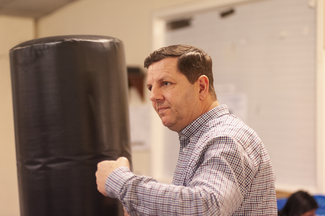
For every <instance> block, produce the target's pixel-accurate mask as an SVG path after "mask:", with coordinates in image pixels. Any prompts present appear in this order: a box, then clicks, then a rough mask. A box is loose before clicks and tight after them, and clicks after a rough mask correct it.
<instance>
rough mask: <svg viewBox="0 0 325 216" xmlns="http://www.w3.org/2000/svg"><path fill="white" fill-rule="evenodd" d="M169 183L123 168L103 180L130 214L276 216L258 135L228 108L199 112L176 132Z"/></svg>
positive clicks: (270, 174)
mask: <svg viewBox="0 0 325 216" xmlns="http://www.w3.org/2000/svg"><path fill="white" fill-rule="evenodd" d="M179 139H180V152H179V158H178V162H177V166H176V169H175V172H174V178H173V184H171V185H168V184H162V183H158V182H157V181H156V180H154V179H153V178H150V177H146V176H138V175H135V174H133V173H132V172H130V171H129V169H127V168H126V167H120V168H118V169H116V170H114V171H113V172H112V173H111V174H110V175H109V177H108V178H107V180H106V185H105V186H106V187H105V188H106V192H107V194H108V195H109V196H110V197H115V198H118V199H119V200H120V201H121V202H122V204H123V206H124V207H125V208H126V209H127V211H128V213H129V214H130V215H131V216H133V215H160V216H161V215H168V216H170V215H191V216H196V215H197V216H199V215H200V216H203V215H209V216H210V215H238V216H239V215H263V216H266V215H277V204H276V197H275V187H274V177H273V172H272V166H271V162H270V158H269V156H268V153H267V151H266V149H265V147H264V145H263V143H262V142H261V140H260V138H259V137H258V136H257V134H256V133H255V132H254V131H253V130H252V129H251V128H249V127H248V126H247V125H245V124H244V123H243V122H242V121H241V120H240V119H238V118H237V117H235V116H234V115H230V114H229V112H228V109H227V106H226V105H220V106H218V107H216V108H214V109H212V110H210V111H209V112H207V113H205V114H203V115H202V116H200V117H199V118H198V119H196V120H195V121H194V122H192V123H191V124H190V125H188V126H187V127H186V128H184V129H183V130H182V131H181V132H180V133H179Z"/></svg>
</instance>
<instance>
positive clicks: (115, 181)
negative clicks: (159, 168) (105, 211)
mask: <svg viewBox="0 0 325 216" xmlns="http://www.w3.org/2000/svg"><path fill="white" fill-rule="evenodd" d="M133 176H134V174H133V173H132V172H131V171H130V169H129V168H128V167H126V166H122V167H119V168H117V169H115V170H113V171H112V172H111V173H110V174H109V176H108V177H107V179H106V181H105V191H106V193H107V195H108V196H109V197H112V198H117V199H119V200H121V198H122V197H121V196H122V194H121V193H122V189H123V186H124V185H125V183H126V181H127V180H128V179H130V178H132V177H133Z"/></svg>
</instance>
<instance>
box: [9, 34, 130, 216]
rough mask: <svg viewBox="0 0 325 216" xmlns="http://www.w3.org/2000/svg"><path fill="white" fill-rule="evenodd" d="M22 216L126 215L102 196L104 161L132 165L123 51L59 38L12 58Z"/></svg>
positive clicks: (104, 43)
mask: <svg viewBox="0 0 325 216" xmlns="http://www.w3.org/2000/svg"><path fill="white" fill-rule="evenodd" d="M10 62H11V76H12V93H13V107H14V125H15V137H16V155H17V168H18V183H19V198H20V211H21V215H22V216H84V215H85V216H109V215H123V208H122V205H121V203H120V202H119V201H118V200H117V199H111V198H107V197H104V196H103V195H102V194H100V193H99V192H98V191H97V185H96V178H95V172H96V169H97V163H98V162H100V161H102V160H116V159H117V158H118V157H120V156H125V157H127V158H128V159H129V160H130V161H131V151H130V141H129V136H130V135H129V134H130V133H129V113H128V99H127V94H128V93H127V92H128V90H127V73H126V65H125V57H124V48H123V43H122V42H121V41H120V40H118V39H116V38H112V37H106V36H104V37H103V36H85V35H83V36H56V37H47V38H40V39H36V40H31V41H27V42H24V43H21V44H19V45H17V46H15V47H14V48H12V49H11V50H10Z"/></svg>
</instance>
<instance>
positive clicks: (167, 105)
mask: <svg viewBox="0 0 325 216" xmlns="http://www.w3.org/2000/svg"><path fill="white" fill-rule="evenodd" d="M177 60H178V58H165V59H163V60H161V61H159V62H155V63H153V64H152V65H150V66H149V68H148V77H147V87H148V89H149V90H150V97H149V98H150V100H151V102H152V106H153V108H154V109H155V110H156V112H157V113H158V115H159V117H160V119H161V121H162V123H163V125H165V126H166V127H168V128H169V129H170V130H173V131H176V132H179V131H180V130H182V129H183V128H185V127H186V126H187V125H188V124H190V123H191V122H192V121H194V120H195V119H196V118H197V117H199V115H200V114H199V85H198V82H195V83H194V84H191V83H190V82H189V81H188V79H187V78H186V76H185V75H184V74H182V73H181V72H179V71H178V69H177Z"/></svg>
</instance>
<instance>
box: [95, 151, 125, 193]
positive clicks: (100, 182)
mask: <svg viewBox="0 0 325 216" xmlns="http://www.w3.org/2000/svg"><path fill="white" fill-rule="evenodd" d="M121 166H126V167H128V168H130V163H129V160H128V159H127V158H125V157H119V158H118V159H117V160H116V161H113V160H110V161H108V160H106V161H102V162H99V163H98V165H97V172H96V183H97V189H98V191H99V192H101V193H102V194H103V195H104V196H107V194H106V191H105V181H106V179H107V177H108V176H109V174H110V173H111V172H112V171H113V170H115V169H116V168H119V167H121Z"/></svg>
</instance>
